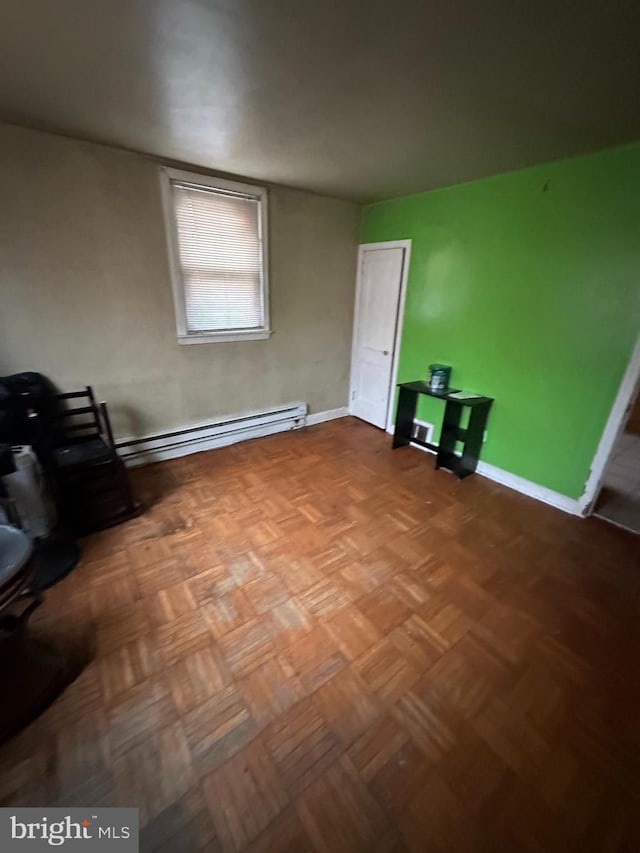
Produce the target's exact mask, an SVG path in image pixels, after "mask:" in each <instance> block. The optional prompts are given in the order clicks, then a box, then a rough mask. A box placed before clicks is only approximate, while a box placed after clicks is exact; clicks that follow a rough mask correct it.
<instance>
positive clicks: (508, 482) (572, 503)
mask: <svg viewBox="0 0 640 853" xmlns="http://www.w3.org/2000/svg"><path fill="white" fill-rule="evenodd" d="M410 446H411V447H415V448H416V450H421V451H422V452H423V453H431V454H433V455H435V450H429V448H428V447H422V445H420V444H414V443H413V442H411V445H410ZM476 474H480V476H481V477H486V478H487V480H493V482H494V483H499V484H500V485H501V486H506V487H507V488H508V489H513V490H514V491H516V492H520V494H521V495H527V497H529V498H534V499H535V500H537V501H542V503H545V504H549V506H553V507H555V508H556V509H561V510H562V511H563V512H567V513H569V515H579V516H584V513H583V512H582V509H581V506H580V501H577V500H575V499H574V498H569V497H567V496H566V495H561V494H560V492H554V491H553V489H548V488H547V487H546V486H540V485H539V484H538V483H534V482H532V481H531V480H525V478H524V477H519V476H518V475H517V474H511V473H510V472H509V471H505V470H503V469H502V468H496V466H495V465H489V463H488V462H482V461H480V462H478V467H477V468H476Z"/></svg>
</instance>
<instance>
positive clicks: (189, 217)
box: [171, 180, 265, 334]
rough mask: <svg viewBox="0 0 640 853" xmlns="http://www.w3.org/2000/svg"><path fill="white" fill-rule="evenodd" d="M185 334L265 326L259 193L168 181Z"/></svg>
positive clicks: (260, 202)
mask: <svg viewBox="0 0 640 853" xmlns="http://www.w3.org/2000/svg"><path fill="white" fill-rule="evenodd" d="M171 190H172V192H171V197H172V201H173V207H174V212H175V220H176V231H177V249H178V254H179V265H180V272H181V277H182V285H183V291H184V303H185V324H186V332H187V334H189V333H192V334H198V333H206V332H226V331H234V330H239V331H241V330H253V329H262V328H264V326H265V304H264V303H265V299H264V269H263V246H262V239H263V236H262V216H261V213H262V210H261V205H262V199H261V197H259V196H253V195H250V194H246V195H245V194H243V193H240V192H232V191H227V190H225V189H218V188H215V187H209V186H201V185H198V184H194V183H189V182H187V181H184V182H183V181H180V180H172V181H171Z"/></svg>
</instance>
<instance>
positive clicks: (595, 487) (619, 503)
mask: <svg viewBox="0 0 640 853" xmlns="http://www.w3.org/2000/svg"><path fill="white" fill-rule="evenodd" d="M581 508H582V514H583V515H595V516H597V517H598V518H602V519H603V520H605V521H608V522H611V523H612V524H616V525H617V526H619V527H624V528H625V529H626V530H630V531H632V532H633V533H638V534H640V338H639V339H638V342H637V344H636V347H635V349H634V352H633V354H632V356H631V359H630V361H629V364H628V366H627V370H626V372H625V375H624V377H623V380H622V383H621V385H620V389H619V391H618V395H617V397H616V400H615V402H614V404H613V408H612V410H611V414H610V415H609V420H608V421H607V425H606V427H605V430H604V433H603V435H602V439H601V440H600V445H599V447H598V451H597V453H596V455H595V458H594V460H593V466H592V469H591V474H590V476H589V479H588V481H587V484H586V487H585V492H584V495H583V497H582V499H581Z"/></svg>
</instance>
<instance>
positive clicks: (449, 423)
mask: <svg viewBox="0 0 640 853" xmlns="http://www.w3.org/2000/svg"><path fill="white" fill-rule="evenodd" d="M398 388H399V389H400V392H399V395H398V408H397V410H396V429H395V433H394V435H393V445H392V446H393V448H394V449H395V448H396V447H404V446H405V445H407V444H419V445H421V446H422V447H426V448H427V449H428V450H433V451H434V452H435V453H436V454H437V455H436V468H446V469H447V470H449V471H451V472H453V473H454V474H455V475H456V477H459V478H460V479H461V480H462V479H463V478H464V477H468V476H469V474H473V472H474V471H475V470H476V466H477V464H478V459H479V458H480V450H481V448H482V439H483V437H484V431H485V428H486V425H487V420H488V418H489V410H490V409H491V405H492V403H493V398H492V397H472V398H470V399H468V400H452V399H450V397H449V395H450V394H453V393H456V389H455V388H449V389H448V390H447V391H446V392H444V393H443V392H441V391H431V390H430V389H429V386H428V385H427V383H426V382H403V383H402V384H400V385H398ZM419 394H424V395H425V396H427V397H435V398H436V399H438V400H443V401H444V402H445V409H444V417H443V420H442V429H441V431H440V442H439V443H438V444H431V443H429V442H427V441H422V440H421V439H418V438H414V437H413V435H412V431H413V421H414V419H415V416H416V408H417V405H418V395H419ZM465 409H469V412H470V413H469V423H468V425H467V427H466V428H464V427H461V426H460V424H461V422H462V415H463V413H464V410H465ZM457 441H461V442H462V443H463V450H462V456H458V455H456V453H455V449H456V442H457Z"/></svg>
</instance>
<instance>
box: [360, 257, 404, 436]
mask: <svg viewBox="0 0 640 853" xmlns="http://www.w3.org/2000/svg"><path fill="white" fill-rule="evenodd" d="M372 249H404V255H403V258H402V272H401V274H400V292H399V294H398V305H397V309H396V325H395V333H394V337H393V358H392V361H391V381H390V384H389V393H388V397H389V399H388V402H387V418H386V424H385V430H386V432H392V429H391V424H392V421H393V399H394V397H393V393H392V392H393V389H394V387H395V385H396V381H397V378H398V357H399V352H400V342H401V341H402V329H403V326H404V308H405V303H406V300H407V281H408V279H409V265H410V263H411V240H385V241H384V242H381V243H360V245H359V246H358V269H357V272H356V293H355V300H354V308H353V330H352V333H351V371H350V374H349V414H353V413H352V410H351V404H352V402H353V399H354V393H355V370H354V367H355V363H356V341H357V337H356V332H357V324H358V316H359V310H360V299H361V293H362V266H363V255H364V252H366V251H370V250H372Z"/></svg>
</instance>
